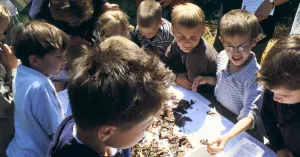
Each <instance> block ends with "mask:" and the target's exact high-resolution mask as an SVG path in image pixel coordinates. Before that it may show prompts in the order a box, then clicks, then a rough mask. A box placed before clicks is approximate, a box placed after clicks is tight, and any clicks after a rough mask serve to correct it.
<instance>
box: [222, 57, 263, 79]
mask: <svg viewBox="0 0 300 157" xmlns="http://www.w3.org/2000/svg"><path fill="white" fill-rule="evenodd" d="M249 57H252V58H251V60H250V61H249V63H248V64H247V65H245V66H244V67H243V68H242V69H241V70H240V71H238V72H236V73H234V74H230V72H229V69H228V65H229V58H228V56H227V54H226V52H225V55H224V58H223V59H224V64H222V66H221V70H222V72H224V73H226V74H228V75H231V77H233V78H235V79H237V80H240V79H242V78H244V77H247V76H248V75H247V73H248V72H249V70H251V69H253V68H254V67H257V66H258V67H259V65H258V63H257V61H256V57H255V54H254V53H253V52H251V53H250V55H249Z"/></svg>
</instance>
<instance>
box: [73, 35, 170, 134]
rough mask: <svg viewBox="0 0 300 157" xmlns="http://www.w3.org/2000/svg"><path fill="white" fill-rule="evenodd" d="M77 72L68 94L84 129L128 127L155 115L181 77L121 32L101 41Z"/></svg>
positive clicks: (76, 67)
mask: <svg viewBox="0 0 300 157" xmlns="http://www.w3.org/2000/svg"><path fill="white" fill-rule="evenodd" d="M71 71H74V73H71V75H70V79H69V82H68V94H69V98H70V103H71V109H72V113H73V116H74V120H75V122H76V125H78V126H79V127H80V128H81V129H93V128H95V127H98V126H103V125H114V126H116V127H119V128H121V129H122V130H128V129H131V128H132V127H133V126H134V125H136V124H138V123H139V122H143V121H144V120H146V119H147V118H149V117H151V116H155V115H156V114H157V113H158V111H159V110H160V109H161V107H162V104H163V103H164V102H165V101H166V100H167V88H168V87H169V86H170V84H171V83H173V82H174V78H175V77H174V75H173V73H172V72H171V71H170V70H168V69H166V68H165V66H164V64H163V63H162V62H161V61H159V59H157V58H151V57H149V56H148V55H147V54H146V53H145V52H144V51H143V50H142V49H141V48H139V47H138V46H137V45H136V44H134V43H133V42H131V41H130V40H128V39H127V38H125V37H120V36H114V37H110V38H107V39H105V40H104V41H103V42H101V43H100V44H98V45H95V46H94V47H93V48H91V49H90V52H89V53H88V54H87V55H85V56H82V57H80V58H79V59H77V60H76V62H75V63H74V64H73V68H72V70H71ZM75 71H76V72H75Z"/></svg>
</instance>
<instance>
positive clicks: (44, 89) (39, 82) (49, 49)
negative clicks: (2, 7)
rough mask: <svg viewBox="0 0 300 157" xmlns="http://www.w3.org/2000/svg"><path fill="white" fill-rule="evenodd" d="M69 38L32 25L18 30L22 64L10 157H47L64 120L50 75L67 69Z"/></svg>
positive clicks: (15, 89) (42, 25) (16, 83)
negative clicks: (66, 50)
mask: <svg viewBox="0 0 300 157" xmlns="http://www.w3.org/2000/svg"><path fill="white" fill-rule="evenodd" d="M68 42H69V37H68V35H67V34H65V33H64V32H63V31H61V30H59V29H57V28H56V27H54V26H52V25H50V24H48V23H45V22H39V21H30V22H27V23H25V24H24V25H20V26H19V27H17V28H16V31H15V37H14V39H13V47H14V53H15V55H16V57H17V58H19V59H20V60H21V62H22V64H21V65H19V66H18V68H17V74H16V77H15V79H14V82H13V96H14V102H15V109H14V123H15V134H14V138H13V140H12V141H11V142H10V144H9V146H8V148H7V151H6V152H7V155H8V156H9V157H20V156H22V157H41V156H46V153H47V150H48V146H49V143H50V142H51V139H52V136H53V134H54V132H55V131H56V129H57V127H58V125H59V124H60V122H61V121H62V119H63V118H64V114H63V113H64V112H63V111H62V106H61V104H60V102H59V100H58V99H57V93H56V91H55V89H54V87H53V84H52V83H51V82H50V80H49V79H48V77H49V75H50V74H51V75H58V74H59V72H60V70H61V69H62V68H64V66H65V63H66V58H65V55H64V51H65V49H66V47H67V45H68Z"/></svg>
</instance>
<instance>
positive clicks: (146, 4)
mask: <svg viewBox="0 0 300 157" xmlns="http://www.w3.org/2000/svg"><path fill="white" fill-rule="evenodd" d="M161 18H162V8H161V5H160V4H159V3H158V2H156V1H155V0H144V1H143V2H142V3H141V4H140V5H139V7H138V9H137V23H138V25H139V26H140V27H144V28H149V27H151V26H153V24H158V22H159V21H161Z"/></svg>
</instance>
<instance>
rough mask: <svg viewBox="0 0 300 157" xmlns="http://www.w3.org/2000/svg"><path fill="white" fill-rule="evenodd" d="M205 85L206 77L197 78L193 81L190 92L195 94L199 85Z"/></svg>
mask: <svg viewBox="0 0 300 157" xmlns="http://www.w3.org/2000/svg"><path fill="white" fill-rule="evenodd" d="M206 83H207V79H206V77H204V76H197V77H196V78H195V79H194V82H193V86H192V90H193V91H194V92H196V91H197V89H198V86H199V85H202V84H206Z"/></svg>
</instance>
